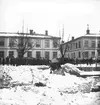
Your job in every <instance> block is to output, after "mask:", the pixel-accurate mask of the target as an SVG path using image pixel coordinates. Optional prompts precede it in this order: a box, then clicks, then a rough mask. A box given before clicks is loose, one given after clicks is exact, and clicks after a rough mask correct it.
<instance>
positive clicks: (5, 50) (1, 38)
mask: <svg viewBox="0 0 100 105" xmlns="http://www.w3.org/2000/svg"><path fill="white" fill-rule="evenodd" d="M24 35H27V38H28V39H29V40H30V41H31V42H34V43H35V44H34V47H32V49H30V50H28V51H27V52H26V53H25V54H24V57H33V58H44V59H50V60H51V59H53V58H56V57H58V56H59V44H60V39H61V38H60V37H54V36H51V35H48V31H45V34H36V33H35V32H33V31H32V30H30V32H29V33H24ZM21 36H22V37H24V36H23V33H6V32H0V57H4V58H5V57H7V56H11V55H13V56H14V57H15V58H16V57H20V53H18V51H17V50H16V46H13V47H11V46H10V45H11V42H12V40H15V39H16V41H17V42H18V43H19V39H20V37H21Z"/></svg>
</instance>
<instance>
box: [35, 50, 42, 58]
mask: <svg viewBox="0 0 100 105" xmlns="http://www.w3.org/2000/svg"><path fill="white" fill-rule="evenodd" d="M36 58H37V59H40V58H41V52H40V51H36Z"/></svg>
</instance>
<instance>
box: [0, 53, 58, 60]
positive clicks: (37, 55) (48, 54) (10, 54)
mask: <svg viewBox="0 0 100 105" xmlns="http://www.w3.org/2000/svg"><path fill="white" fill-rule="evenodd" d="M12 56H14V51H9V57H12ZM0 57H4V51H0ZM18 57H21V53H20V52H19V53H18ZM27 57H32V51H28V52H27ZM36 58H37V59H40V58H41V52H40V51H36ZM53 58H57V52H53ZM45 59H50V52H49V51H45Z"/></svg>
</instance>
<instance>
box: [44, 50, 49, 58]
mask: <svg viewBox="0 0 100 105" xmlns="http://www.w3.org/2000/svg"><path fill="white" fill-rule="evenodd" d="M45 58H46V59H49V52H48V51H46V52H45Z"/></svg>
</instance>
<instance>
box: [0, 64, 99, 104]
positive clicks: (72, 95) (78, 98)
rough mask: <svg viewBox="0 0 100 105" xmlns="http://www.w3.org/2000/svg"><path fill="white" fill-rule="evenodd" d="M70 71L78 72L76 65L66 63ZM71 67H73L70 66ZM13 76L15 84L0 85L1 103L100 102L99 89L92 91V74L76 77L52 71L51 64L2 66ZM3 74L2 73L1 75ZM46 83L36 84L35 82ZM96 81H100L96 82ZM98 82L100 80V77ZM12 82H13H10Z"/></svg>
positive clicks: (2, 70) (2, 71) (12, 81)
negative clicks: (49, 65)
mask: <svg viewBox="0 0 100 105" xmlns="http://www.w3.org/2000/svg"><path fill="white" fill-rule="evenodd" d="M62 67H63V68H65V69H66V71H68V67H70V70H72V69H73V70H74V71H76V72H79V71H80V70H79V69H77V68H76V66H75V65H72V64H65V65H62ZM71 68H72V69H71ZM0 71H1V74H0V75H3V73H4V72H6V73H7V75H9V76H11V78H12V80H11V81H10V83H11V84H22V85H21V86H20V85H15V86H14V87H9V88H3V89H0V105H99V104H100V92H91V87H92V85H93V84H94V78H93V77H87V78H82V77H77V76H76V75H71V74H70V73H69V72H65V76H63V75H58V74H50V68H49V67H48V66H45V65H43V66H40V65H37V66H10V65H9V66H7V65H4V66H1V68H0ZM1 78H2V76H1ZM39 82H41V83H43V84H45V86H40V87H37V86H35V83H39ZM96 84H97V83H96ZM98 84H99V81H98ZM10 86H12V85H10Z"/></svg>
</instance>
